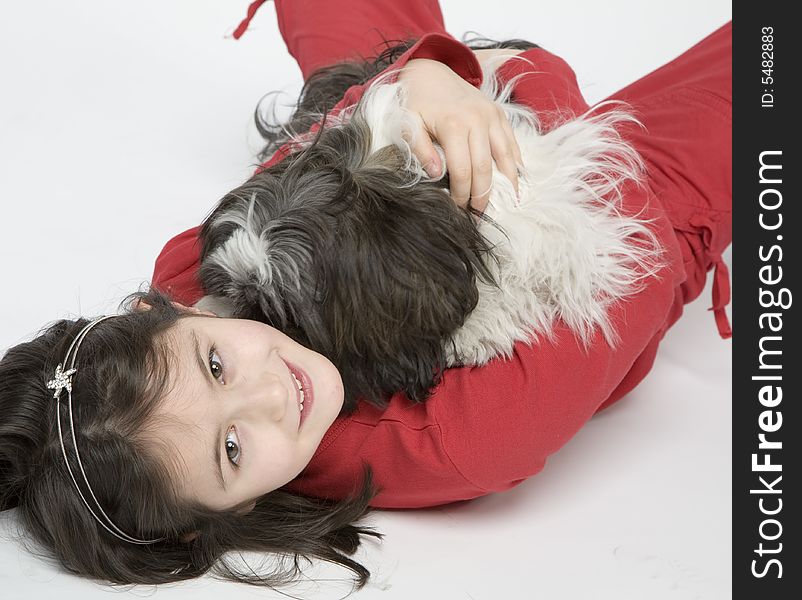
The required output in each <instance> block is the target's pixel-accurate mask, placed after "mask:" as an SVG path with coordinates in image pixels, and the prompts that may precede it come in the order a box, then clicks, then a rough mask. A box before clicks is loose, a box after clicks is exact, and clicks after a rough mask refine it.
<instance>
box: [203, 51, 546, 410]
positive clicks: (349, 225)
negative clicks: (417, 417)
mask: <svg viewBox="0 0 802 600" xmlns="http://www.w3.org/2000/svg"><path fill="white" fill-rule="evenodd" d="M516 42H518V43H519V47H521V46H522V47H521V49H525V48H529V47H534V46H535V45H534V44H530V43H528V42H522V41H520V40H516ZM504 44H506V45H504ZM510 44H511V42H502V43H500V44H497V45H494V46H482V47H483V48H491V47H514V46H511V45H510ZM390 50H392V49H390ZM347 68H352V67H347ZM376 69H378V66H377V67H375V68H374V69H373V70H376ZM370 75H372V71H370V70H369V72H367V74H366V78H368V77H370ZM349 82H351V81H350V79H349ZM342 91H343V92H344V90H342ZM335 95H336V94H334V95H331V97H330V98H328V99H323V100H320V99H319V101H320V102H322V104H323V106H322V108H323V109H325V110H328V109H329V108H331V106H330V104H331V101H332V99H333V98H334V97H335ZM340 95H341V94H340ZM316 106H317V108H318V109H320V108H321V104H317V105H316ZM323 114H325V111H323ZM296 120H297V119H296ZM271 145H272V146H277V145H278V140H277V139H276V138H273V139H272V140H271V142H270V144H268V148H270V147H271ZM369 148H370V131H369V128H368V126H367V124H366V123H365V121H364V120H363V119H361V118H360V117H359V115H358V113H355V114H354V117H353V118H352V119H350V121H349V122H348V123H346V124H345V125H342V126H338V127H334V128H332V127H326V126H325V123H324V126H323V127H322V128H321V129H320V131H319V132H318V133H317V136H316V138H315V140H314V142H313V143H312V144H311V145H310V146H307V147H306V148H304V149H303V150H301V151H299V152H295V153H294V154H290V155H289V156H288V157H286V158H285V159H283V160H282V161H280V162H278V163H276V164H275V165H273V166H271V167H269V168H266V169H264V170H262V171H260V172H259V173H258V174H256V175H254V176H253V177H252V178H251V179H250V180H249V181H247V182H246V183H245V184H243V185H242V186H240V187H238V188H237V189H235V190H233V191H232V192H230V193H229V194H227V195H226V196H225V197H224V198H223V199H222V200H221V201H220V203H219V204H218V206H217V207H216V208H215V210H214V211H213V212H212V213H211V214H210V215H209V217H207V219H206V220H205V221H204V223H203V227H202V229H201V234H200V239H201V242H202V256H201V261H202V262H201V269H200V279H201V283H202V285H203V287H204V289H205V290H206V292H207V293H208V294H210V295H215V296H224V297H226V298H227V299H228V300H229V301H231V302H232V304H233V306H234V309H233V314H232V315H231V316H235V317H240V318H247V319H254V320H258V321H262V322H265V323H268V324H270V325H272V326H274V327H276V328H278V329H280V330H281V331H283V332H284V333H286V334H287V335H289V336H290V337H292V338H293V339H295V340H296V341H298V342H299V343H301V344H303V345H305V346H307V347H309V348H311V349H313V350H315V351H317V352H320V353H321V354H323V355H324V356H326V357H327V358H329V359H330V360H331V361H332V362H333V363H334V364H335V366H336V367H337V368H338V369H339V371H340V373H341V374H342V377H343V383H344V387H345V403H344V407H343V413H345V414H348V413H350V412H353V410H355V408H356V402H357V400H358V399H360V398H361V399H364V400H366V401H368V402H370V403H372V404H374V405H376V406H379V407H385V406H386V405H387V400H388V397H389V396H390V395H391V394H393V393H395V392H399V391H402V392H404V393H405V394H406V395H407V396H408V398H409V399H410V400H412V401H413V402H422V401H424V400H425V399H426V397H427V396H428V394H429V391H430V389H431V388H432V387H433V386H434V385H435V384H436V383H437V382H438V381H439V379H440V376H441V373H442V369H443V368H444V359H445V348H446V347H447V344H448V341H449V338H450V335H451V334H452V333H453V332H454V331H455V330H457V329H458V328H459V327H460V326H461V325H462V324H463V322H464V320H465V318H466V317H467V316H468V314H469V313H470V312H471V311H472V310H473V308H474V307H475V306H476V303H477V300H478V292H477V288H476V278H477V277H482V278H484V279H485V280H486V281H491V280H492V277H491V275H490V272H489V271H488V269H487V267H486V266H485V262H484V260H486V258H487V256H488V255H491V248H489V247H488V246H487V242H486V240H485V239H484V238H483V237H482V236H481V235H480V234H479V233H478V231H477V229H476V226H475V223H474V220H473V216H472V215H471V214H470V213H469V212H468V211H466V210H463V209H460V208H458V207H457V206H456V205H455V203H454V202H453V200H452V199H451V197H450V196H449V195H448V193H447V189H448V188H449V180H448V176H447V175H445V176H444V177H443V178H442V179H440V180H438V181H427V180H424V181H419V182H417V183H415V184H414V185H412V186H411V187H404V186H405V185H408V184H409V183H410V180H411V177H412V175H411V174H410V173H408V172H406V171H405V169H404V165H403V159H402V157H401V154H400V152H399V151H398V150H397V149H396V148H394V147H392V146H389V147H386V148H384V149H382V150H381V151H380V152H378V153H376V154H374V155H372V156H370V155H369ZM249 207H250V213H249ZM249 214H250V219H251V227H252V228H253V230H254V231H255V232H256V234H257V236H261V237H262V239H263V240H265V241H266V243H265V244H264V245H263V247H264V249H265V260H266V261H268V262H269V264H270V272H269V275H268V276H265V272H262V274H261V275H259V274H258V273H257V271H256V270H253V269H250V270H249V269H248V268H245V269H243V270H240V271H238V272H237V273H232V271H231V270H230V269H227V268H224V267H222V266H221V265H220V264H219V263H218V262H216V261H214V260H211V257H212V256H213V255H214V253H215V251H216V250H218V249H219V248H220V247H221V246H222V245H224V244H225V243H226V241H227V240H229V238H230V237H231V236H232V235H233V234H234V232H235V230H237V229H242V227H243V223H244V221H245V220H246V219H247V218H248V215H249ZM231 215H237V217H236V219H239V222H238V223H232V222H230V221H226V220H225V219H226V217H227V216H231ZM236 219H235V220H236ZM253 239H254V238H251V240H253Z"/></svg>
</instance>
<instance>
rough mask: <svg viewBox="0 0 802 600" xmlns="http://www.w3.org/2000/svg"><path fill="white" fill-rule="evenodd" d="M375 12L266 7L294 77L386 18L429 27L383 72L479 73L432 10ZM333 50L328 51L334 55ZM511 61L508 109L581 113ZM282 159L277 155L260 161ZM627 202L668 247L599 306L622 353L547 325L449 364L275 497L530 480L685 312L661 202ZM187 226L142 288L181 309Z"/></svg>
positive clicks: (562, 68)
mask: <svg viewBox="0 0 802 600" xmlns="http://www.w3.org/2000/svg"><path fill="white" fill-rule="evenodd" d="M374 3H375V0H348V1H347V2H345V3H344V2H342V1H340V2H339V3H338V2H328V3H320V4H317V5H316V6H315V10H314V11H311V12H310V11H309V10H308V9H309V6H305V5H307V4H308V2H303V1H301V0H291V1H287V0H285V1H283V2H282V1H280V0H277V2H276V8H277V11H278V16H279V26H280V27H281V31H282V35H284V37H285V40H286V41H287V46H288V48H289V50H290V52H291V53H292V54H293V56H295V57H296V59H298V61H299V64H301V67H302V71H303V72H304V75H305V76H306V75H308V74H309V73H310V72H311V70H313V68H314V67H315V66H320V65H322V64H328V63H330V62H332V61H336V60H338V59H339V58H340V57H342V56H345V55H346V54H347V53H345V52H344V51H343V46H342V43H343V42H340V45H339V46H338V45H337V43H335V42H332V43H331V44H330V45H329V46H327V45H326V43H325V40H327V39H328V38H327V37H326V35H323V34H320V32H321V31H325V32H334V31H335V30H337V31H339V32H340V33H341V34H342V35H344V36H346V41H347V40H349V39H350V40H351V43H352V44H353V39H354V38H349V37H348V36H354V35H364V34H365V31H367V30H368V28H369V27H374V26H377V24H380V23H382V22H383V21H382V19H383V18H389V19H392V20H394V23H393V24H392V25H390V26H387V28H383V29H382V31H383V32H384V33H385V35H387V34H388V32H390V33H391V34H396V35H395V38H396V39H399V38H400V37H404V36H401V35H399V34H397V32H398V31H401V30H402V29H403V30H404V31H405V32H408V34H409V35H422V34H424V33H425V32H427V31H428V32H430V33H425V35H422V37H421V39H420V40H419V41H418V43H417V44H415V46H413V47H412V48H410V50H409V51H407V52H406V53H405V54H404V55H403V56H401V57H400V59H399V60H398V61H397V62H396V63H395V65H394V67H401V66H403V65H404V64H405V63H406V62H407V61H408V60H410V59H412V58H421V57H425V58H431V59H434V60H440V61H442V62H444V63H445V64H446V65H448V66H449V67H450V68H451V69H453V70H454V71H455V72H457V73H458V74H459V75H460V76H462V77H464V78H465V79H466V80H467V81H468V82H470V83H471V84H473V85H475V86H477V87H478V85H479V84H480V83H481V77H482V75H481V70H480V68H479V65H478V62H477V60H476V58H475V56H474V54H473V53H472V52H471V51H470V49H469V48H468V47H467V46H465V45H463V44H461V43H460V42H458V41H456V40H455V39H454V38H452V37H451V36H449V35H448V34H447V33H445V30H444V28H443V24H442V16H441V15H440V11H439V7H438V6H437V3H436V2H435V1H429V0H426V1H419V2H410V3H404V5H403V9H404V10H403V11H402V10H400V9H399V10H395V11H390V13H388V14H387V15H386V16H383V13H382V11H384V9H385V8H386V7H384V6H382V7H380V9H381V10H374V9H372V8H370V7H372V6H373V5H374ZM356 4H359V5H362V4H364V8H365V9H366V10H373V13H370V14H368V15H366V19H367V20H365V21H363V20H361V19H360V18H358V15H360V14H361V13H360V12H359V11H358V9H357V8H356V7H355V5H356ZM379 4H381V3H379ZM344 5H347V7H348V10H347V11H346V13H345V14H342V13H340V12H338V11H342V10H344V8H343V6H344ZM388 6H392V4H388ZM324 25H325V27H324ZM340 25H342V27H340ZM315 27H317V28H318V32H317V33H318V34H319V38H320V41H321V45H320V48H322V49H323V50H321V53H316V52H315V51H314V48H315V44H313V43H312V41H310V40H309V39H307V41H306V42H305V44H306V45H304V46H301V45H300V41H299V40H302V39H306V38H304V35H314V34H315V32H314V29H315ZM332 35H334V33H332ZM315 40H317V38H315ZM376 40H377V41H380V38H376ZM333 47H337V48H339V53H338V52H336V51H334V50H333V49H332V48H333ZM366 47H373V46H366ZM380 50H381V48H379V51H380ZM304 52H306V53H304ZM369 55H370V53H369V52H367V53H366V56H369ZM374 55H375V54H374ZM521 56H522V57H524V58H528V59H529V60H531V61H532V62H533V63H534V65H535V66H536V69H533V68H532V67H531V66H528V65H526V64H524V63H522V62H520V61H508V62H507V63H505V64H504V65H503V66H502V67H500V69H499V71H498V76H499V78H500V79H501V80H502V81H508V80H509V79H510V78H511V77H512V76H514V75H516V74H518V73H520V72H522V71H526V72H527V73H528V74H527V75H526V76H524V77H523V78H521V79H520V80H519V81H518V83H517V85H516V87H515V90H514V92H513V97H512V99H513V100H514V101H516V102H520V103H525V104H527V105H529V106H530V107H532V108H533V109H534V110H536V111H538V112H539V113H540V114H543V112H544V111H554V112H555V113H556V112H557V111H558V110H559V111H560V112H562V113H563V114H564V113H565V112H566V111H570V112H571V113H573V114H581V113H582V112H584V111H585V110H587V108H588V105H587V104H586V103H585V101H584V99H583V98H582V95H581V93H580V91H579V89H578V87H577V83H576V78H575V75H574V73H573V71H572V69H571V68H570V67H569V66H568V65H567V64H566V63H565V62H564V61H563V60H562V59H560V58H559V57H557V56H555V55H553V54H550V53H549V52H546V51H545V50H542V49H533V50H529V51H526V52H524V53H522V54H521ZM364 87H365V86H354V87H352V88H351V89H349V90H348V92H347V93H346V94H345V97H344V99H343V101H342V102H340V103H339V104H338V105H337V107H335V109H334V111H337V110H339V109H341V108H342V107H343V106H348V105H350V104H353V103H355V102H356V101H357V100H358V99H359V97H360V96H361V94H362V92H363V90H364ZM547 122H548V121H547ZM279 154H281V151H279V152H278V153H277V155H279ZM282 156H283V155H282ZM279 158H280V157H279V156H274V157H273V158H271V161H275V160H278V159H279ZM271 161H268V163H266V164H271ZM624 198H625V200H624V209H625V210H626V211H627V212H628V213H629V214H633V213H636V212H638V211H639V210H640V209H641V208H645V210H644V214H643V215H642V216H643V217H645V218H655V219H656V221H655V224H654V231H655V233H656V234H657V235H658V237H659V239H660V240H661V242H662V243H663V245H664V247H665V249H666V251H667V255H668V260H669V262H670V266H669V267H668V268H667V269H666V270H664V271H663V272H662V278H661V279H659V280H658V279H654V278H653V279H651V280H650V281H651V283H650V284H649V285H648V286H647V287H646V289H644V290H643V291H642V292H640V293H639V294H637V295H636V296H633V297H631V298H629V299H628V300H627V301H625V302H619V303H617V304H615V305H613V306H612V307H611V308H610V316H611V321H612V323H613V324H614V326H615V327H616V329H617V331H619V332H620V333H621V338H622V340H623V341H622V342H621V344H620V345H619V347H617V348H616V349H615V350H612V349H611V348H610V347H609V346H608V345H607V344H606V343H605V341H604V339H603V338H602V336H601V334H600V333H597V335H596V336H595V338H594V343H593V344H592V345H591V348H590V350H589V351H588V353H587V354H586V353H585V352H584V351H583V350H582V348H581V346H580V344H579V343H578V342H577V340H576V339H575V338H574V335H573V334H572V333H571V331H570V330H569V329H568V328H567V327H565V326H564V325H563V324H561V323H559V322H558V323H557V324H555V341H554V342H553V343H551V342H549V341H548V340H545V339H542V340H541V341H540V342H539V343H538V344H537V345H536V346H529V345H527V344H523V343H519V344H517V345H516V346H515V350H514V355H513V356H512V358H510V359H506V360H505V359H496V360H493V361H491V362H490V363H489V364H487V365H485V366H482V367H462V368H454V369H449V370H448V371H446V373H445V374H444V376H443V379H442V382H441V383H440V385H439V386H438V387H437V388H436V389H435V390H434V392H433V394H432V396H431V397H430V398H429V399H428V400H427V401H426V402H425V403H424V404H413V403H411V402H409V401H408V400H407V399H406V398H405V397H404V396H403V395H401V394H396V395H395V396H393V397H392V399H391V400H390V405H389V407H388V408H387V409H385V410H384V411H383V412H382V411H381V410H380V409H378V408H375V407H373V406H371V405H368V404H366V403H360V404H359V408H358V410H357V411H356V412H355V413H354V414H352V415H350V416H347V417H339V418H338V419H337V420H335V422H334V424H333V425H332V426H331V427H330V429H329V430H328V431H327V432H326V434H325V436H324V437H323V440H322V442H321V444H320V446H319V447H318V449H317V451H316V452H315V454H314V456H313V457H312V460H311V461H310V463H309V465H308V466H307V467H306V468H305V469H304V470H303V471H302V472H301V474H300V475H299V476H298V477H297V478H296V479H294V480H293V481H291V482H289V483H288V484H287V485H286V486H285V488H286V489H288V490H291V491H294V492H298V493H302V494H305V495H310V496H316V497H326V498H332V499H342V498H344V497H346V496H347V495H349V494H351V493H353V492H354V491H355V490H356V489H358V486H359V483H360V482H361V481H360V480H361V468H362V467H361V465H362V462H363V461H366V462H368V463H369V464H370V465H371V466H372V467H373V471H374V477H375V482H376V483H377V484H378V485H379V486H381V487H382V488H383V490H382V492H381V493H379V494H378V495H377V496H376V497H375V498H374V499H373V501H372V502H371V506H374V507H382V508H416V507H424V506H434V505H438V504H445V503H449V502H454V501H459V500H467V499H471V498H475V497H478V496H482V495H485V494H488V493H490V492H497V491H502V490H507V489H510V488H512V487H514V486H516V485H518V484H519V483H521V482H522V481H524V480H525V479H527V478H528V477H531V476H532V475H534V474H536V473H537V472H539V471H540V470H541V469H542V468H543V466H544V465H545V462H546V459H547V458H548V457H549V456H550V455H551V454H552V453H554V452H556V451H557V450H558V449H559V448H560V447H562V446H563V445H564V444H565V443H566V442H567V441H568V440H569V439H570V438H571V437H572V436H573V435H574V434H575V433H576V432H577V431H578V430H579V429H580V428H581V427H582V425H583V424H584V423H585V422H586V421H587V420H588V419H589V418H590V417H591V416H592V415H593V414H594V413H595V412H596V411H597V410H599V409H600V408H603V407H605V406H608V405H609V404H611V403H612V402H615V401H616V400H618V399H619V398H621V397H622V396H624V395H625V394H626V393H627V392H629V391H630V390H631V389H632V388H633V387H635V385H636V384H637V383H638V382H640V381H641V379H643V377H644V376H645V375H646V373H647V372H648V371H649V369H650V368H651V366H652V362H653V360H654V356H655V353H656V350H657V345H658V343H659V341H660V339H662V337H663V335H664V333H665V331H666V330H667V329H668V328H669V327H670V326H671V325H672V324H673V323H674V321H676V319H677V318H678V317H679V316H680V314H681V312H682V306H683V297H682V292H681V289H680V285H681V284H682V283H683V282H684V281H685V278H686V275H685V269H684V268H683V258H682V253H681V251H680V248H679V244H678V240H677V237H676V235H675V233H674V230H673V228H672V224H671V222H670V221H669V219H668V218H667V216H666V213H665V212H664V208H663V205H662V204H661V201H666V200H667V199H666V198H661V200H660V201H658V200H657V198H656V197H655V196H654V194H653V193H652V192H651V190H650V189H637V188H635V187H634V186H630V187H629V188H628V191H626V192H625V194H624ZM669 201H670V199H669ZM197 230H198V228H194V229H191V230H189V231H186V232H184V233H182V234H180V235H178V236H176V237H175V238H173V239H172V240H170V241H169V242H168V243H167V245H166V246H165V247H164V249H163V250H162V252H161V254H160V255H159V257H158V259H157V260H156V266H155V271H154V274H153V280H152V285H153V286H154V287H156V288H159V289H161V290H163V291H165V292H167V293H168V294H169V295H170V296H171V297H173V298H174V299H176V300H178V301H180V302H182V303H184V304H187V305H191V304H194V303H195V302H196V301H197V300H198V299H199V298H200V297H201V296H202V295H203V294H202V290H201V288H200V286H199V283H198V281H197V278H196V274H197V269H198V260H199V247H198V245H197V244H196V234H197Z"/></svg>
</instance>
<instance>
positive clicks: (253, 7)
mask: <svg viewBox="0 0 802 600" xmlns="http://www.w3.org/2000/svg"><path fill="white" fill-rule="evenodd" d="M265 2H267V0H255V1H254V2H251V4H250V6H248V15H247V16H246V17H245V18H244V19H243V20H242V22H241V23H240V24H239V25H237V28H236V29H235V30H234V33H232V34H231V35H232V36H233V37H234V39H235V40H238V39H240V38H241V37H242V34H243V33H245V30H246V29H248V25H250V24H251V20H252V19H253V17H254V15H256V11H257V10H259V7H260V6H262V4H264V3H265Z"/></svg>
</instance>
